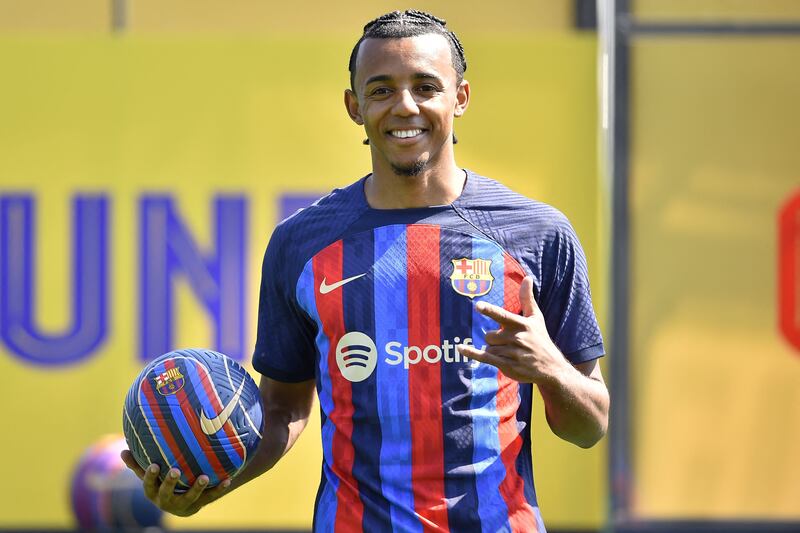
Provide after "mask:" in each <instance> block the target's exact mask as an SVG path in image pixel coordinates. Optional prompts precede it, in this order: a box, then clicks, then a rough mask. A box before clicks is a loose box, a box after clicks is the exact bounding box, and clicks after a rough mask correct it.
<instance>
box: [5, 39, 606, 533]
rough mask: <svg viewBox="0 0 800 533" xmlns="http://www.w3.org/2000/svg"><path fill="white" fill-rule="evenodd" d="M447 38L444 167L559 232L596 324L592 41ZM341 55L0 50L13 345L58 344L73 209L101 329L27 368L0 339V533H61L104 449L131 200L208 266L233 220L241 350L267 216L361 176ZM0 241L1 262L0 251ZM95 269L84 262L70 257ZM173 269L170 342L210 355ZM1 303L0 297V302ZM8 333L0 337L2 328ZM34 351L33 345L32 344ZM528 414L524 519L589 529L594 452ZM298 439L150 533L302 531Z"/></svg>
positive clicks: (111, 42) (250, 332)
mask: <svg viewBox="0 0 800 533" xmlns="http://www.w3.org/2000/svg"><path fill="white" fill-rule="evenodd" d="M462 39H463V36H462ZM464 40H465V45H466V46H467V54H468V60H469V70H468V72H467V78H468V79H469V80H470V81H471V82H472V87H473V99H472V105H471V108H470V110H469V111H468V112H467V114H466V115H465V117H464V118H462V119H460V120H459V121H458V122H457V123H456V131H457V134H458V137H459V140H460V142H459V145H458V146H457V148H456V151H457V158H458V161H459V163H460V164H461V165H462V166H466V167H468V168H470V169H472V170H474V171H476V172H478V173H482V174H485V175H488V176H491V177H493V178H496V179H499V180H501V181H503V182H504V183H506V184H508V185H510V186H511V187H512V188H514V189H516V190H517V191H519V192H521V193H523V194H526V195H528V196H531V197H534V198H537V199H540V200H543V201H546V202H549V203H552V204H554V205H556V206H557V207H559V208H560V209H561V210H563V211H564V212H565V213H566V214H567V215H568V216H569V217H570V218H571V220H572V221H573V223H574V225H575V227H576V229H577V232H578V234H579V235H580V237H581V239H582V241H583V244H584V246H585V249H586V252H587V255H588V258H589V262H590V267H591V275H592V284H593V287H594V295H595V305H596V307H597V310H598V311H600V312H602V311H603V309H604V301H605V288H604V285H603V281H604V276H605V272H604V257H603V256H602V255H601V247H600V242H601V241H600V233H601V232H600V226H599V225H598V221H599V220H600V217H599V206H600V205H601V202H600V200H599V198H600V197H599V191H598V183H597V179H596V176H597V160H596V153H597V149H596V141H595V135H596V115H597V113H596V97H595V89H596V80H595V54H596V44H595V39H594V36H589V35H586V36H584V35H578V34H570V35H568V36H567V35H555V34H554V35H549V36H542V37H530V36H525V35H523V34H516V35H508V36H499V35H496V36H491V37H490V36H486V37H482V38H473V39H464ZM353 41H354V39H351V38H347V39H344V38H328V37H319V38H314V37H308V36H302V38H301V37H298V36H295V37H290V36H287V37H283V38H265V37H255V36H250V37H239V38H234V37H231V36H215V37H208V36H206V37H199V36H175V35H170V36H167V35H161V36H158V35H150V36H122V37H112V36H66V35H55V36H53V35H49V36H45V35H37V36H8V35H5V36H2V37H0V63H2V64H3V65H4V67H3V69H4V74H3V78H4V82H3V83H2V84H0V116H2V117H3V119H2V121H0V146H1V147H2V150H0V195H2V197H3V198H4V199H5V200H4V201H5V202H6V203H5V204H4V205H5V206H6V208H5V209H6V210H5V211H4V213H6V215H7V216H6V218H7V220H9V221H10V222H8V224H7V227H9V228H12V227H13V228H19V227H23V226H24V227H28V229H29V230H30V242H31V255H30V261H29V264H28V267H29V270H30V271H29V272H27V271H24V268H23V267H25V262H24V260H23V259H24V257H26V256H25V254H24V253H23V252H21V251H20V250H19V249H18V248H14V250H15V251H13V252H10V253H11V254H12V255H9V256H7V257H6V261H7V263H8V264H9V265H12V266H14V268H21V269H23V270H21V272H23V274H25V272H27V274H26V275H28V278H27V279H29V280H32V287H33V291H32V292H31V294H30V295H29V304H30V305H29V308H28V309H27V313H28V315H27V316H30V317H32V323H31V324H27V326H26V327H27V328H28V329H30V330H32V331H36V332H39V333H40V334H41V335H40V336H41V337H42V338H43V339H44V340H45V341H47V339H48V337H47V336H48V335H49V336H50V337H56V338H57V337H59V336H62V337H68V336H69V334H70V332H71V331H73V330H74V328H75V327H76V320H75V318H76V316H77V313H78V311H76V310H75V309H74V308H73V306H74V303H75V301H76V294H78V293H79V290H78V289H79V287H78V285H77V282H76V281H75V279H74V270H75V266H74V259H75V257H76V255H77V252H76V250H77V249H78V248H77V245H76V242H77V241H74V238H73V233H74V232H75V231H76V230H75V228H76V227H78V215H76V213H77V212H78V211H76V209H77V208H74V207H73V206H74V205H75V202H76V200H77V199H84V200H88V202H89V203H88V204H87V205H89V206H90V207H91V206H94V208H97V210H96V211H92V210H91V209H89V208H87V209H86V210H84V211H85V214H86V217H87V218H86V219H85V220H84V223H83V225H82V226H79V227H82V228H84V229H85V231H86V232H87V233H86V236H87V239H89V240H87V241H86V242H94V241H91V238H94V237H93V236H95V235H97V234H96V233H92V232H93V231H95V230H97V228H95V227H94V226H93V225H92V222H93V221H95V222H96V221H104V222H105V224H104V228H105V231H106V235H105V242H107V248H106V250H105V252H106V255H107V262H106V264H105V270H106V271H107V279H106V286H107V290H106V291H105V292H104V293H103V295H104V297H105V298H106V301H107V307H106V308H105V309H104V310H102V309H100V310H98V308H97V307H96V306H95V307H87V308H84V309H83V311H82V312H83V313H84V314H85V316H86V317H89V318H91V317H93V316H95V315H96V314H97V313H101V314H102V317H104V318H103V320H104V321H105V327H104V328H103V327H99V326H97V324H94V325H95V326H97V327H96V328H95V329H94V330H92V328H90V327H88V326H86V324H83V326H86V328H87V329H86V332H87V333H86V334H87V335H90V334H92V332H94V333H95V334H96V335H95V336H96V337H98V339H97V341H98V342H97V343H96V345H94V346H90V347H89V348H87V349H85V350H83V352H82V353H81V354H80V357H77V356H76V359H75V360H73V361H72V362H70V363H63V364H62V363H57V362H56V359H58V357H59V355H60V354H59V352H58V349H57V348H56V349H55V352H53V353H50V355H49V356H48V355H47V354H45V352H41V354H44V355H41V354H40V355H41V357H51V360H50V363H49V364H42V362H43V361H42V360H40V361H39V362H38V363H34V362H31V360H30V357H27V358H26V357H25V356H23V355H20V350H22V351H23V352H24V351H25V350H29V351H30V350H34V351H35V349H36V346H37V344H36V343H35V342H34V341H33V340H31V339H27V340H25V339H23V340H21V341H19V342H20V343H21V344H20V346H22V348H19V347H13V346H12V344H13V343H9V342H8V340H7V338H11V339H17V337H15V335H17V334H19V330H18V329H17V330H14V331H10V330H9V331H5V330H4V335H5V336H4V337H3V339H2V343H0V372H2V374H3V376H4V386H3V388H2V391H1V392H0V398H2V400H3V404H4V405H5V406H6V407H7V409H13V410H14V411H15V412H18V413H20V416H19V417H17V418H15V420H16V421H17V422H16V423H15V424H14V425H13V426H6V428H5V429H4V430H3V438H2V440H0V453H1V454H2V457H3V458H4V459H3V465H4V472H5V474H6V479H8V480H13V481H12V482H10V483H5V484H3V485H2V486H0V502H5V503H4V504H2V512H0V527H21V526H27V527H34V526H36V527H65V526H70V525H72V524H73V522H72V518H71V512H70V506H69V492H68V484H69V480H70V476H71V474H72V469H73V467H74V465H75V462H76V461H77V460H78V458H79V457H80V455H81V453H82V452H83V451H84V450H85V449H86V448H87V447H88V446H89V445H90V444H92V443H94V442H96V441H97V439H98V438H99V437H100V436H101V435H103V434H107V433H118V432H120V431H121V416H122V402H123V398H124V395H125V393H126V391H127V389H128V387H129V385H130V383H131V382H132V380H133V378H134V377H135V376H136V375H137V374H138V372H139V370H140V369H141V367H142V365H143V363H144V362H143V360H142V359H141V356H140V354H141V352H142V346H143V345H145V344H146V343H145V342H144V341H143V336H145V335H144V333H143V329H144V324H145V323H146V322H147V320H148V318H150V319H151V322H152V318H153V316H154V315H151V316H149V317H148V313H145V312H144V311H143V305H144V304H143V299H144V297H143V293H144V291H147V290H149V289H148V288H147V287H143V283H145V282H146V281H147V279H150V278H147V276H146V275H145V273H143V271H142V269H143V266H142V265H143V260H142V257H143V254H144V253H145V251H146V250H145V248H146V247H147V244H146V243H147V242H149V241H147V238H149V237H147V235H145V234H144V232H143V229H142V228H143V218H145V217H147V216H149V215H148V214H150V215H152V214H153V213H156V212H157V211H149V210H148V209H149V208H152V207H153V205H155V204H153V203H152V202H151V203H148V201H151V200H153V199H156V200H158V201H162V202H163V201H167V202H168V207H169V209H168V210H167V211H162V212H161V213H162V214H163V213H164V212H168V214H169V215H170V216H172V217H173V218H174V220H177V221H179V222H180V224H177V223H176V224H177V225H176V224H172V226H171V227H173V226H174V227H178V226H180V228H182V229H183V233H182V234H181V235H182V236H184V237H185V236H186V235H188V236H190V237H191V242H192V243H193V245H194V248H193V249H194V250H195V251H196V252H197V255H198V257H200V258H201V259H202V258H205V259H207V260H208V262H209V264H210V263H213V261H212V260H213V259H215V258H216V259H219V257H218V255H215V254H216V253H217V251H218V250H217V245H218V243H217V241H216V232H217V229H218V227H219V224H220V222H219V221H220V216H221V215H220V214H219V212H218V209H217V207H218V206H219V203H218V202H219V201H222V202H223V203H224V202H225V201H235V202H239V203H238V204H236V205H239V206H240V207H242V209H241V210H240V211H238V213H239V215H237V216H238V218H237V217H236V216H234V217H233V219H232V220H235V221H236V223H239V224H241V227H242V228H243V230H244V235H245V241H244V245H243V247H242V248H241V250H240V251H241V264H242V267H243V271H244V276H243V287H242V294H243V295H244V303H243V309H244V312H243V328H244V329H243V332H242V334H241V337H242V338H243V339H244V342H243V345H244V353H245V357H246V359H249V351H250V350H251V349H252V345H253V340H254V338H255V332H254V327H255V313H256V302H257V287H258V282H259V275H260V262H261V255H262V253H263V250H264V247H265V246H266V243H267V240H268V238H269V235H270V233H271V231H272V228H273V227H274V225H275V224H276V222H277V221H278V218H279V216H280V214H281V213H280V211H281V205H283V204H282V201H284V200H285V199H286V198H289V197H295V196H314V195H318V194H322V193H325V192H327V191H329V190H330V189H332V188H333V187H336V186H343V185H346V184H349V183H350V182H352V181H354V180H355V179H357V178H358V177H360V176H362V175H364V174H366V173H367V172H368V171H369V155H368V150H369V149H368V148H367V147H365V146H363V145H362V144H361V140H362V138H363V132H362V131H360V129H359V128H358V127H356V126H355V125H353V124H352V123H351V122H350V121H349V119H348V118H347V116H346V114H345V111H344V107H343V104H342V91H343V89H344V88H345V87H346V86H347V84H348V75H347V58H348V56H349V53H350V48H351V47H352V45H353ZM26 202H27V203H26ZM156 203H157V202H156ZM158 205H162V207H163V205H166V204H163V203H162V204H158ZM25 206H28V207H25ZM148 206H149V207H148ZM84 207H85V206H84ZM26 209H28V210H27V211H26ZM84 211H81V212H84ZM26 216H28V217H29V219H30V220H29V224H28V226H25V223H24V221H25V217H26ZM93 217H94V218H93ZM148 220H150V219H148ZM174 220H173V222H174ZM151 221H152V220H151ZM14 224H22V226H15V225H14ZM14 231H17V230H14ZM97 231H99V230H97ZM14 235H22V234H20V233H14ZM6 244H7V247H8V249H12V248H13V247H12V244H14V243H12V242H11V240H7V243H6ZM15 246H16V245H15ZM189 248H190V249H191V247H189ZM101 252H102V250H100V251H98V250H94V252H92V251H91V250H88V251H86V253H87V254H89V255H87V257H94V256H91V253H95V254H97V253H101ZM14 253H16V254H17V255H13V254H14ZM176 253H177V254H178V256H180V254H179V253H178V252H176ZM19 254H22V255H19ZM21 257H22V259H20V258H21ZM180 257H183V256H180ZM180 257H179V259H180ZM184 259H185V258H184ZM181 260H183V259H181ZM176 261H178V260H177V259H176ZM188 264H195V265H196V266H197V265H199V266H198V268H199V271H198V272H199V273H198V272H193V271H187V270H186V268H184V267H185V266H186V265H188ZM179 265H181V268H177V269H176V270H175V271H174V272H173V273H172V275H171V277H169V278H168V279H169V284H168V286H167V287H168V290H169V291H170V294H172V295H173V301H172V303H171V308H172V311H171V313H170V316H171V317H172V320H173V322H172V326H171V328H170V332H171V345H172V346H174V347H181V346H208V347H214V346H215V342H216V341H215V339H216V337H215V335H216V333H215V332H216V331H217V319H219V320H223V319H224V318H225V317H226V316H230V315H228V314H225V313H222V314H220V313H217V315H215V314H214V313H212V312H210V311H209V309H210V306H211V304H212V303H213V302H214V301H216V300H215V298H216V297H217V296H219V294H218V293H219V289H220V287H217V286H215V284H214V281H215V278H214V277H213V276H211V277H209V276H208V272H212V273H213V268H210V267H209V268H208V269H207V270H208V272H206V271H205V270H203V268H200V267H202V266H203V265H204V263H203V262H202V261H194V263H192V262H191V261H188V262H186V261H184V262H183V263H180V261H179ZM84 266H85V265H84ZM205 266H206V267H208V264H205ZM101 267H102V265H100V267H98V268H101ZM9 268H11V267H9ZM12 270H13V269H12ZM10 272H11V270H8V272H7V273H4V276H5V278H6V280H10V279H11V277H10V276H11V274H10ZM14 272H16V270H14ZM23 274H19V272H17V274H14V275H23ZM23 278H24V276H23ZM15 279H16V278H15ZM21 279H22V278H21ZM206 282H207V283H206ZM81 283H83V285H81V288H82V290H88V289H87V287H89V288H91V287H96V286H99V285H98V284H97V280H96V279H94V278H91V277H87V279H85V280H84V281H83V282H81ZM150 289H152V287H150ZM7 291H8V292H7V294H6V296H7V297H9V298H10V297H11V296H9V295H14V294H17V293H14V292H13V291H12V290H11V289H10V288H7ZM204 291H205V292H204ZM215 291H216V292H215ZM151 292H152V291H151ZM80 294H83V293H80ZM148 294H150V293H148ZM103 295H100V296H98V295H97V294H95V293H91V291H89V292H86V294H85V296H86V299H87V300H86V301H87V302H92V301H103V298H102V296H103ZM93 298H94V299H93ZM14 301H16V300H14ZM12 307H13V306H12ZM24 311H25V309H23V310H21V311H20V310H19V309H16V310H15V311H14V312H15V313H17V314H19V313H22V314H21V315H19V316H25V313H24ZM162 312H163V310H162ZM92 313H95V315H93V314H92ZM10 316H11V315H9V316H6V317H3V320H5V321H6V323H9V320H10V318H9V317H10ZM14 316H17V315H14ZM158 316H160V315H158ZM601 318H602V313H601ZM90 325H91V324H90ZM231 327H234V329H235V327H236V326H235V325H234V326H231ZM98 328H99V329H98ZM12 329H13V328H12ZM81 331H82V332H83V330H81ZM98 331H99V332H100V333H98ZM234 337H235V336H234ZM17 340H19V339H17ZM34 340H35V339H34ZM52 341H53V339H52V338H51V339H50V342H49V344H47V342H46V343H45V344H47V345H48V346H51V347H52V346H53V345H54V342H52ZM14 342H16V341H14ZM234 344H235V343H234ZM155 345H157V343H155ZM76 353H77V352H76ZM62 355H63V354H62ZM151 355H152V356H155V355H158V354H155V353H153V354H151ZM44 362H45V363H46V362H47V361H44ZM541 405H542V404H541V401H538V400H537V403H535V405H534V413H535V423H534V428H533V433H534V465H535V469H536V482H537V492H538V495H539V499H540V502H541V506H542V511H543V514H544V516H545V519H546V520H547V521H548V523H549V524H551V526H552V527H555V526H559V525H560V526H575V527H597V526H599V525H600V523H601V522H602V521H603V520H604V512H605V509H604V502H605V499H606V498H605V494H606V492H605V449H604V444H602V445H600V446H598V447H597V448H595V449H593V450H591V451H584V450H579V449H577V448H575V447H573V446H571V445H569V444H567V443H565V442H563V441H560V440H558V439H557V438H556V437H554V436H553V435H552V434H550V432H549V429H548V428H547V426H546V423H545V421H544V416H543V412H542V407H541ZM318 428H319V420H318V419H317V418H316V417H315V419H314V420H312V421H311V423H310V425H309V428H308V429H307V430H306V433H305V434H304V435H303V437H302V438H301V439H300V441H299V443H298V444H297V446H296V447H295V448H294V449H293V450H292V451H291V452H290V454H289V455H288V456H287V457H286V458H285V459H284V460H283V461H282V462H281V463H280V464H279V466H278V467H277V468H276V469H274V470H273V471H272V472H270V473H268V474H267V475H265V476H263V477H262V478H261V479H259V480H257V481H256V482H254V483H251V484H249V485H248V486H246V487H244V488H243V489H241V490H240V491H237V492H236V493H233V494H232V495H230V496H228V497H226V498H225V499H224V500H223V501H221V502H219V503H217V504H215V505H212V506H210V507H208V508H207V509H204V510H203V511H202V512H200V513H199V514H198V515H196V516H195V517H193V518H190V519H169V521H168V524H169V526H170V527H175V528H197V527H204V528H225V527H232V528H266V527H275V528H277V527H298V528H300V527H308V526H310V521H311V510H312V507H313V501H314V494H315V491H316V487H317V483H318V481H319V465H320V457H321V453H320V444H319V430H318ZM9 502H13V505H7V504H8V503H9Z"/></svg>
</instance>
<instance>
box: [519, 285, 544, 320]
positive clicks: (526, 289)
mask: <svg viewBox="0 0 800 533" xmlns="http://www.w3.org/2000/svg"><path fill="white" fill-rule="evenodd" d="M519 303H520V305H521V306H522V316H533V315H535V314H536V312H537V311H538V310H539V306H538V305H536V298H534V297H533V277H531V276H525V279H523V280H522V283H521V284H520V286H519Z"/></svg>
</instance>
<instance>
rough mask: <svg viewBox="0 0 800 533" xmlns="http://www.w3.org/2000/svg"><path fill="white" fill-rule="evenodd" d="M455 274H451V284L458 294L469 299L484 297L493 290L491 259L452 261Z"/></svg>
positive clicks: (463, 258)
mask: <svg viewBox="0 0 800 533" xmlns="http://www.w3.org/2000/svg"><path fill="white" fill-rule="evenodd" d="M451 261H452V262H453V273H452V274H450V284H451V285H452V286H453V290H455V291H456V292H457V293H458V294H463V295H464V296H467V297H469V298H475V297H476V296H483V295H484V294H486V293H488V292H489V291H490V290H492V282H493V281H494V277H493V276H492V269H491V267H492V260H491V259H467V258H465V257H462V258H461V259H451Z"/></svg>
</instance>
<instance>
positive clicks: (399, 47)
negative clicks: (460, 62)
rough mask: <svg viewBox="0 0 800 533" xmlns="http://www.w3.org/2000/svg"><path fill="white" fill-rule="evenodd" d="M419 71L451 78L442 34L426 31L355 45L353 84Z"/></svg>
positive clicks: (397, 76)
mask: <svg viewBox="0 0 800 533" xmlns="http://www.w3.org/2000/svg"><path fill="white" fill-rule="evenodd" d="M419 72H425V73H429V74H434V75H436V76H438V77H440V78H442V79H445V80H446V79H449V78H451V77H452V78H455V76H456V72H455V69H454V68H453V60H452V58H451V56H450V45H449V43H448V42H447V39H446V38H445V36H443V35H439V34H437V33H428V34H425V35H416V36H414V37H402V38H399V39H391V38H390V39H365V40H364V41H363V42H362V43H361V46H359V48H358V56H357V57H356V76H355V84H356V86H359V85H361V84H363V83H364V81H365V80H367V79H369V78H372V77H373V76H390V77H392V78H400V77H404V76H410V75H413V74H415V73H419Z"/></svg>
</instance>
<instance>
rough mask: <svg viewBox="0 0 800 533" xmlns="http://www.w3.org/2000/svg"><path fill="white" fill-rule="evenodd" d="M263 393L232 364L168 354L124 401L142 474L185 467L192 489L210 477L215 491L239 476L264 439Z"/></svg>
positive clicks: (219, 358)
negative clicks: (152, 467) (151, 469)
mask: <svg viewBox="0 0 800 533" xmlns="http://www.w3.org/2000/svg"><path fill="white" fill-rule="evenodd" d="M263 411H264V409H263V405H262V403H261V394H260V392H259V389H258V386H257V385H256V383H255V382H254V381H253V379H252V378H251V377H250V375H249V374H248V373H247V371H246V370H245V369H244V368H242V366H241V365H239V364H238V363H237V362H236V361H234V360H233V359H231V358H229V357H227V356H225V355H223V354H221V353H218V352H214V351H212V350H199V349H198V350H195V349H185V350H176V351H173V352H169V353H166V354H164V355H162V356H160V357H158V358H157V359H155V360H154V361H152V362H151V363H150V364H148V365H147V366H146V367H145V368H144V370H142V372H141V374H139V376H138V377H137V378H136V380H135V381H134V382H133V385H131V388H130V390H129V391H128V395H127V397H126V398H125V407H124V412H123V420H122V425H123V430H124V432H125V439H126V440H127V442H128V447H129V448H130V450H131V452H132V453H133V456H134V457H135V458H136V462H137V463H139V465H140V466H141V467H142V468H146V467H147V466H148V465H150V464H152V463H156V464H158V465H159V467H160V475H161V478H162V479H163V477H164V476H165V475H166V473H167V472H168V471H169V469H170V468H173V467H174V468H178V469H179V470H180V471H181V478H180V479H179V481H178V487H179V488H182V489H186V488H188V487H189V486H191V485H192V484H193V483H194V481H195V480H196V479H197V477H198V476H199V475H201V474H205V475H207V476H208V478H209V487H212V486H214V485H217V484H219V483H220V482H221V481H223V480H225V479H228V478H232V477H233V476H235V475H236V474H237V473H238V472H239V471H241V469H242V468H243V467H244V465H245V464H246V463H247V461H248V460H249V459H250V458H251V457H252V456H253V454H254V453H255V450H256V447H257V446H258V443H259V441H260V440H261V431H262V426H263V417H264V415H263Z"/></svg>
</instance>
